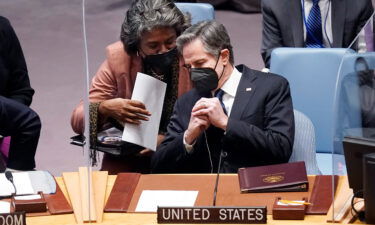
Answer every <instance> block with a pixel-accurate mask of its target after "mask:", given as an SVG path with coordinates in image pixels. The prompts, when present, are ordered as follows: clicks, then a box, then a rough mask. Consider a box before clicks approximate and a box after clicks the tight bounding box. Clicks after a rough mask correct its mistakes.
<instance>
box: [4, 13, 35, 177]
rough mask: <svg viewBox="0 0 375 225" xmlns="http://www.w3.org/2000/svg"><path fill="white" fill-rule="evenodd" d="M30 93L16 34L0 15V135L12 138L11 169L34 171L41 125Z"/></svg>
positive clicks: (31, 91)
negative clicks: (32, 104) (33, 108)
mask: <svg viewBox="0 0 375 225" xmlns="http://www.w3.org/2000/svg"><path fill="white" fill-rule="evenodd" d="M33 94H34V90H33V89H32V88H31V87H30V81H29V76H28V72H27V67H26V62H25V58H24V56H23V52H22V49H21V45H20V43H19V41H18V38H17V36H16V33H15V32H14V30H13V28H12V26H11V25H10V23H9V21H8V20H7V19H6V18H4V17H1V16H0V135H1V136H11V141H10V147H9V156H8V160H7V165H6V166H7V168H8V169H10V170H32V169H34V168H35V160H34V156H35V152H36V148H37V145H38V140H39V135H40V129H41V123H40V119H39V117H38V115H37V114H36V113H35V112H34V111H33V110H31V109H30V108H29V105H30V104H31V101H32V96H33Z"/></svg>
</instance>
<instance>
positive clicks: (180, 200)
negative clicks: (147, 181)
mask: <svg viewBox="0 0 375 225" xmlns="http://www.w3.org/2000/svg"><path fill="white" fill-rule="evenodd" d="M197 196H198V191H171V190H144V191H142V194H141V196H140V197H139V200H138V204H137V207H136V209H135V211H136V212H156V211H157V208H158V206H166V207H168V206H170V207H172V206H176V207H193V206H194V204H195V200H196V199H197Z"/></svg>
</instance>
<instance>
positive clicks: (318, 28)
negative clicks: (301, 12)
mask: <svg viewBox="0 0 375 225" xmlns="http://www.w3.org/2000/svg"><path fill="white" fill-rule="evenodd" d="M318 3H319V0H313V6H312V8H311V11H310V14H309V17H308V18H307V21H306V47H307V48H322V47H323V32H322V16H321V14H320V7H319V4H318Z"/></svg>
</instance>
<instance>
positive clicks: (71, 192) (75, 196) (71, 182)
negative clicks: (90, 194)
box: [62, 172, 83, 223]
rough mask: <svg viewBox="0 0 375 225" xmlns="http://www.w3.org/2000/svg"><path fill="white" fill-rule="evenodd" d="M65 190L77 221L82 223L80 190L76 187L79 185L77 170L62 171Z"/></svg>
mask: <svg viewBox="0 0 375 225" xmlns="http://www.w3.org/2000/svg"><path fill="white" fill-rule="evenodd" d="M62 175H63V179H64V183H65V187H66V191H67V193H68V196H69V200H70V202H71V204H72V207H73V211H74V217H75V219H76V222H77V223H83V218H82V205H81V191H80V189H79V188H78V187H79V186H80V183H79V175H78V173H77V172H66V173H62Z"/></svg>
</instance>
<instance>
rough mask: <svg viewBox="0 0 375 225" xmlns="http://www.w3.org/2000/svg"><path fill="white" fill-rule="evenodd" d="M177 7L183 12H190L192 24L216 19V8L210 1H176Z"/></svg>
mask: <svg viewBox="0 0 375 225" xmlns="http://www.w3.org/2000/svg"><path fill="white" fill-rule="evenodd" d="M175 4H176V6H177V8H179V9H180V10H181V11H182V12H184V13H186V12H188V13H190V15H191V24H196V23H198V22H200V21H203V20H213V19H215V10H214V7H213V6H212V5H211V4H208V3H188V2H178V3H175Z"/></svg>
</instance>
